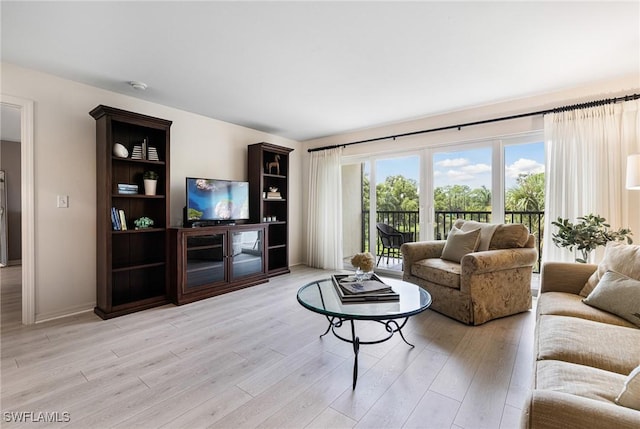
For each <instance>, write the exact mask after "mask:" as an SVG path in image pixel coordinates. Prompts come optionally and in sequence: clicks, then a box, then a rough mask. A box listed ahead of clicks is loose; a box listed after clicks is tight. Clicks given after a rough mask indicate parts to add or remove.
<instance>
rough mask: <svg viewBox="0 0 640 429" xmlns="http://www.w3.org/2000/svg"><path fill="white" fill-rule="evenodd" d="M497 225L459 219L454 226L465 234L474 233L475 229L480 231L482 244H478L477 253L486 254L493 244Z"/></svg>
mask: <svg viewBox="0 0 640 429" xmlns="http://www.w3.org/2000/svg"><path fill="white" fill-rule="evenodd" d="M498 225H499V224H497V223H484V222H476V221H475V220H463V219H458V220H456V222H455V223H454V224H453V226H455V227H456V228H459V229H461V230H463V231H465V232H467V231H472V230H474V229H478V228H479V229H480V243H479V244H478V248H477V249H476V251H478V252H484V251H485V250H489V244H490V243H491V239H492V238H493V233H494V232H495V230H496V228H498Z"/></svg>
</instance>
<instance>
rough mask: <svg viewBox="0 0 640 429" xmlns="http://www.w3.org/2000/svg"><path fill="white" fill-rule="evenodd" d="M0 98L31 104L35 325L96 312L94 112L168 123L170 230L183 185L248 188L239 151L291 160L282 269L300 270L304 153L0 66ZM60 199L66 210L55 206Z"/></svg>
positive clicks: (242, 131)
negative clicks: (267, 149) (286, 154)
mask: <svg viewBox="0 0 640 429" xmlns="http://www.w3.org/2000/svg"><path fill="white" fill-rule="evenodd" d="M1 78H2V93H3V94H6V95H12V96H16V97H21V98H26V99H30V100H33V101H34V105H35V107H34V109H35V111H34V118H35V119H34V121H35V124H34V130H35V131H34V134H35V137H34V141H35V142H34V146H35V148H34V158H35V159H34V163H35V182H34V183H35V240H36V249H35V258H36V261H35V262H36V273H35V274H36V275H35V285H36V291H35V296H36V320H37V321H40V320H45V319H49V318H52V317H58V316H61V315H65V314H70V313H73V312H77V311H83V310H87V309H91V308H93V307H94V306H95V301H96V291H95V278H96V149H95V146H96V144H95V133H96V131H95V120H94V119H93V118H92V117H91V116H89V111H91V109H93V108H94V107H96V106H97V105H99V104H104V105H107V106H112V107H117V108H120V109H125V110H130V111H134V112H138V113H142V114H145V115H150V116H155V117H159V118H163V119H168V120H171V121H173V125H172V127H171V225H174V226H177V225H180V224H181V222H182V207H183V206H184V204H185V195H184V186H185V183H184V178H185V176H204V177H212V178H220V179H235V180H247V178H248V176H247V145H248V144H251V143H257V142H261V141H266V142H270V143H274V144H277V145H281V146H286V147H291V148H294V149H295V150H294V151H293V152H291V155H290V167H289V168H290V176H291V179H292V180H291V181H290V183H291V185H290V186H291V188H290V191H289V192H290V195H291V198H290V201H292V202H290V206H289V207H290V209H289V210H290V213H289V219H290V223H291V225H290V230H289V235H290V242H291V246H290V248H289V261H290V264H291V265H295V264H298V263H300V262H301V261H302V257H301V255H302V252H301V249H302V247H301V246H302V239H301V237H302V235H303V234H302V218H301V214H300V213H301V207H302V198H301V196H302V188H301V180H299V177H300V176H301V171H302V170H301V163H302V157H303V153H302V150H301V149H300V144H298V142H296V141H293V140H289V139H285V138H282V137H278V136H275V135H271V134H267V133H263V132H260V131H256V130H252V129H249V128H245V127H241V126H237V125H233V124H230V123H226V122H222V121H218V120H214V119H210V118H206V117H203V116H199V115H195V114H192V113H188V112H185V111H181V110H177V109H173V108H170V107H166V106H162V105H159V104H154V103H150V102H146V101H142V100H139V99H136V98H133V97H129V96H125V95H121V94H117V93H114V92H109V91H105V90H102V89H98V88H95V87H91V86H87V85H83V84H79V83H76V82H72V81H69V80H65V79H60V78H57V77H55V76H52V75H48V74H44V73H40V72H37V71H34V70H30V69H25V68H21V67H17V66H14V65H12V64H7V63H2V77H1ZM58 194H62V195H69V208H68V209H58V208H56V196H57V195H58Z"/></svg>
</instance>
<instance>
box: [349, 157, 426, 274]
mask: <svg viewBox="0 0 640 429" xmlns="http://www.w3.org/2000/svg"><path fill="white" fill-rule="evenodd" d="M342 181H343V186H342V192H343V200H342V207H343V218H342V222H343V223H342V226H343V254H344V256H345V268H350V266H349V260H350V259H351V256H353V255H354V254H355V253H358V252H371V253H372V254H373V255H374V256H375V257H376V268H377V269H378V270H385V269H386V270H395V271H400V270H401V265H402V261H401V257H400V251H399V247H400V245H401V244H402V243H403V242H404V241H415V240H416V239H417V238H418V236H419V233H420V218H419V214H420V210H419V209H420V187H419V184H420V156H419V155H418V154H408V155H404V156H398V157H385V158H379V159H372V160H358V161H353V162H347V163H345V164H343V166H342ZM385 234H386V235H385Z"/></svg>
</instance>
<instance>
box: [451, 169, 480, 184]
mask: <svg viewBox="0 0 640 429" xmlns="http://www.w3.org/2000/svg"><path fill="white" fill-rule="evenodd" d="M447 177H448V178H449V179H451V180H452V181H454V183H455V182H469V181H471V180H473V179H474V178H475V177H474V176H473V174H469V173H467V172H465V171H463V170H449V171H447Z"/></svg>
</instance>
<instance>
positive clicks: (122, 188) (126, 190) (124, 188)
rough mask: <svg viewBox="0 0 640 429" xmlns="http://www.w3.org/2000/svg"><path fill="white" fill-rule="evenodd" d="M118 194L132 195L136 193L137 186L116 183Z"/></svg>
mask: <svg viewBox="0 0 640 429" xmlns="http://www.w3.org/2000/svg"><path fill="white" fill-rule="evenodd" d="M118 193H119V194H125V195H132V194H137V193H138V185H130V184H128V183H118Z"/></svg>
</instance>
